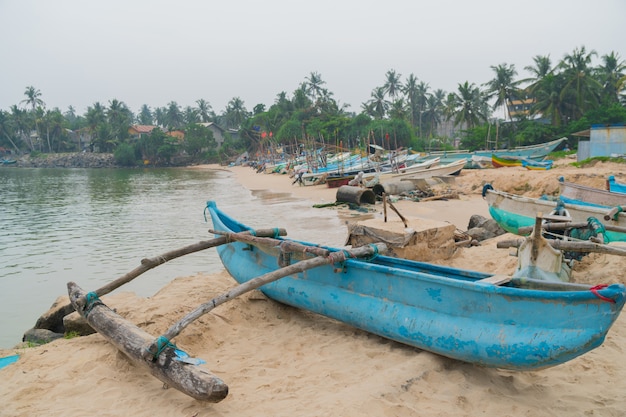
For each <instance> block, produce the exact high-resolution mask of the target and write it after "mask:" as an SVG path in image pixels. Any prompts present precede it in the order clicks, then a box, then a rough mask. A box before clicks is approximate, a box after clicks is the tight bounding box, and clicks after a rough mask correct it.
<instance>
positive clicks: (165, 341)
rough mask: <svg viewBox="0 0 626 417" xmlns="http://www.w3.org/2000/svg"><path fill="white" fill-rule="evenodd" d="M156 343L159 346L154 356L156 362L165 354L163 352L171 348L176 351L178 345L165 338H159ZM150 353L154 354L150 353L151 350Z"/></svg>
mask: <svg viewBox="0 0 626 417" xmlns="http://www.w3.org/2000/svg"><path fill="white" fill-rule="evenodd" d="M155 343H156V346H157V351H156V353H154V354H153V355H152V356H153V357H154V360H156V359H157V358H158V357H159V355H160V354H161V353H163V351H164V350H165V349H167V348H168V347H171V348H172V349H176V345H175V344H174V343H172V342H170V341H169V339H168V338H166V337H165V336H159V337H157V339H156V342H155ZM148 352H150V353H152V351H150V350H149V349H148Z"/></svg>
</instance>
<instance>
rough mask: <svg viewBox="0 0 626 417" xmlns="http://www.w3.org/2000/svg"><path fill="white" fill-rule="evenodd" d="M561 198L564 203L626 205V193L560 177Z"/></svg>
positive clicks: (603, 205) (610, 206)
mask: <svg viewBox="0 0 626 417" xmlns="http://www.w3.org/2000/svg"><path fill="white" fill-rule="evenodd" d="M558 180H559V189H560V193H559V198H560V199H561V200H562V201H563V202H564V203H569V204H579V205H589V206H596V207H608V208H612V207H618V206H620V207H626V194H624V193H619V192H614V191H607V190H602V189H600V188H593V187H587V186H585V185H580V184H575V183H573V182H569V181H565V178H564V177H559V179H558Z"/></svg>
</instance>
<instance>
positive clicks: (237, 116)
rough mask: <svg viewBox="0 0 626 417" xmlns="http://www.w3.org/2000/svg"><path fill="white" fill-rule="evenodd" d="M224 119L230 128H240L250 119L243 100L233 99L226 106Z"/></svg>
mask: <svg viewBox="0 0 626 417" xmlns="http://www.w3.org/2000/svg"><path fill="white" fill-rule="evenodd" d="M224 117H225V119H226V124H227V126H228V127H232V128H239V127H240V126H241V124H242V123H243V121H244V120H246V119H247V118H248V117H249V115H248V110H246V107H245V105H244V102H243V100H242V99H240V98H239V97H234V98H233V99H231V100H230V101H229V102H228V105H227V106H226V112H225V114H224Z"/></svg>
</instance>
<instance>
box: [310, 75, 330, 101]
mask: <svg viewBox="0 0 626 417" xmlns="http://www.w3.org/2000/svg"><path fill="white" fill-rule="evenodd" d="M306 82H307V84H306V86H307V90H306V91H307V92H308V93H310V94H311V98H312V100H313V101H317V99H318V98H319V97H320V96H321V95H322V90H323V88H322V86H323V85H324V84H326V81H323V80H322V76H321V75H320V74H319V73H318V72H311V74H309V76H308V77H307V78H306Z"/></svg>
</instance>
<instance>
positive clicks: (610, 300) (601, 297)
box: [589, 284, 615, 304]
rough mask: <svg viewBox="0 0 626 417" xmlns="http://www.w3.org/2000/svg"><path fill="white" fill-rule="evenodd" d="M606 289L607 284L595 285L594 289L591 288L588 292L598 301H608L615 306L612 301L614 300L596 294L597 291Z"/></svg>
mask: <svg viewBox="0 0 626 417" xmlns="http://www.w3.org/2000/svg"><path fill="white" fill-rule="evenodd" d="M606 287H608V285H607V284H600V285H596V286H595V287H591V288H590V289H589V290H590V291H591V292H592V293H594V295H595V296H596V297H598V298H599V299H601V300H604V301H608V302H609V303H613V304H615V300H614V299H612V298H609V297H605V296H603V295H601V294H600V293H599V292H598V291H599V290H601V289H603V288H606Z"/></svg>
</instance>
